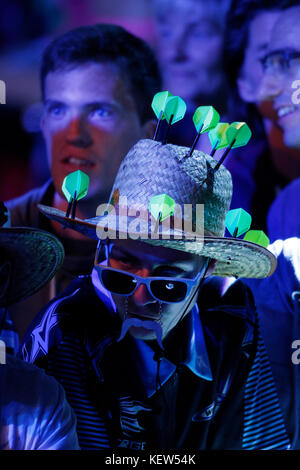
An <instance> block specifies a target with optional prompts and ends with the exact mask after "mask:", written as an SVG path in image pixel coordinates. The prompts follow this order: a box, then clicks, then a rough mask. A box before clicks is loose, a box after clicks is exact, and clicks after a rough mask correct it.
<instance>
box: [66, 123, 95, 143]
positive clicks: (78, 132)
mask: <svg viewBox="0 0 300 470" xmlns="http://www.w3.org/2000/svg"><path fill="white" fill-rule="evenodd" d="M66 139H67V142H68V143H69V144H72V145H75V146H76V147H81V148H86V147H89V146H90V145H92V136H91V133H90V130H89V125H88V123H86V122H85V120H84V117H81V116H76V117H73V118H72V119H71V120H70V122H69V124H68V128H67V132H66Z"/></svg>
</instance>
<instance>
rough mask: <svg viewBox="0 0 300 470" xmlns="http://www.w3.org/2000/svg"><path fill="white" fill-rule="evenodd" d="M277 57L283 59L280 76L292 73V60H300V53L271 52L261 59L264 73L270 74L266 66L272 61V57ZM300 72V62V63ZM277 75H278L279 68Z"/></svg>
mask: <svg viewBox="0 0 300 470" xmlns="http://www.w3.org/2000/svg"><path fill="white" fill-rule="evenodd" d="M276 55H281V56H282V57H283V66H281V69H280V71H279V73H280V74H286V73H287V72H289V71H291V70H290V61H291V60H292V59H300V51H295V50H293V49H277V50H275V51H272V52H269V53H267V54H266V55H265V56H264V57H263V58H262V59H260V63H261V65H262V68H263V71H264V73H267V72H268V66H267V65H266V62H267V61H268V60H269V59H270V57H273V56H276ZM269 70H270V69H269ZM273 70H274V69H273ZM299 70H300V61H299ZM275 73H278V68H277V71H276V72H275Z"/></svg>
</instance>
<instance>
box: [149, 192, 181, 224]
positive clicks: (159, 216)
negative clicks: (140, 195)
mask: <svg viewBox="0 0 300 470" xmlns="http://www.w3.org/2000/svg"><path fill="white" fill-rule="evenodd" d="M174 210H175V201H174V199H172V198H171V197H170V196H168V194H157V195H156V196H153V197H152V198H151V199H150V202H149V212H150V213H151V215H152V216H153V217H154V219H155V220H156V225H155V229H154V233H157V231H158V226H159V224H160V222H162V221H163V220H165V219H167V218H168V217H170V216H171V215H173V214H174Z"/></svg>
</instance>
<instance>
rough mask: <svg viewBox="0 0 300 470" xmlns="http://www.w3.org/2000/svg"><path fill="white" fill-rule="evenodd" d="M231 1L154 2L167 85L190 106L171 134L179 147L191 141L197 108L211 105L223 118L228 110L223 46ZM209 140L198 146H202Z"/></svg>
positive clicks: (160, 59)
mask: <svg viewBox="0 0 300 470" xmlns="http://www.w3.org/2000/svg"><path fill="white" fill-rule="evenodd" d="M229 4H230V0H208V1H206V2H204V1H201V0H200V1H199V0H175V1H173V0H153V5H154V14H155V18H156V21H157V46H156V52H157V58H158V61H159V64H160V68H161V73H162V76H163V87H164V89H166V90H169V91H170V92H171V93H172V94H173V95H179V96H180V97H181V98H183V99H184V100H185V101H186V103H187V106H188V110H187V115H186V117H185V118H184V120H183V121H180V123H178V124H175V125H174V126H173V128H172V131H173V132H171V133H170V141H171V142H173V143H177V144H178V145H187V146H190V145H192V142H193V139H194V137H195V128H194V125H193V122H192V115H193V113H194V111H195V109H196V107H197V106H200V105H212V106H214V107H215V108H216V109H217V110H218V112H219V113H220V114H221V115H222V116H224V114H225V113H226V105H227V84H226V80H225V78H224V72H223V64H222V49H223V35H224V23H225V20H224V19H225V17H226V11H227V9H228V7H229ZM204 141H205V138H202V139H201V141H200V144H199V148H201V149H203V150H205V148H204V147H203V146H204V145H205V142H204Z"/></svg>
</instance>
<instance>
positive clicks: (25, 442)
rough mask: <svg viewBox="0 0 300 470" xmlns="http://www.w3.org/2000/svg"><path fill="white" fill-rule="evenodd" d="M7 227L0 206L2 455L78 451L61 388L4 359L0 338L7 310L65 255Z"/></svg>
mask: <svg viewBox="0 0 300 470" xmlns="http://www.w3.org/2000/svg"><path fill="white" fill-rule="evenodd" d="M5 223H7V211H6V208H5V206H4V205H3V204H2V203H0V226H1V227H0V322H1V324H0V338H1V340H0V449H1V450H57V449H65V450H67V449H69V450H75V449H79V446H78V439H77V435H76V420H75V416H74V413H73V411H72V410H71V408H70V406H69V405H68V403H67V402H66V399H65V392H64V390H63V388H62V387H61V386H60V385H59V384H58V383H57V382H56V380H54V379H53V378H52V377H49V376H47V375H46V374H45V373H44V372H43V371H42V370H40V369H38V368H37V367H35V366H32V365H30V364H26V363H25V362H24V361H21V360H20V359H16V358H15V357H13V356H11V355H10V354H8V348H6V343H5V341H3V338H4V337H3V335H2V325H3V320H4V318H5V317H4V312H5V309H6V308H7V307H8V306H9V305H11V304H12V303H15V302H18V301H20V300H22V299H25V298H27V297H29V296H30V295H32V294H33V293H34V292H36V291H37V290H38V289H40V288H41V287H42V286H43V285H44V284H45V283H46V282H48V281H49V280H50V279H51V278H52V277H53V276H54V274H55V272H56V271H57V270H58V269H59V267H60V266H61V264H62V261H63V258H64V250H63V247H62V245H61V243H60V242H59V241H58V240H57V239H56V238H55V237H54V236H53V235H51V234H50V233H47V232H44V231H42V230H37V229H32V228H24V227H18V228H7V227H5V226H3V227H2V225H3V224H5ZM3 311H4V312H3Z"/></svg>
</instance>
